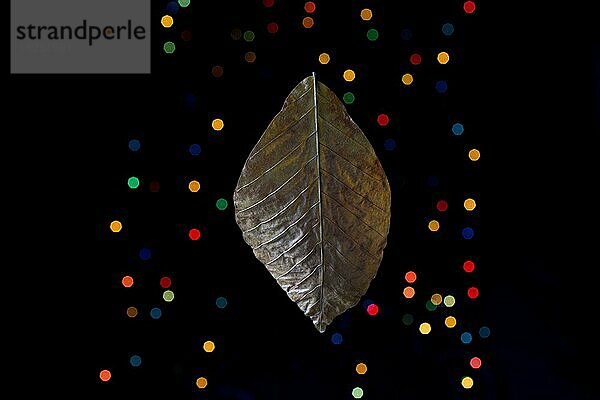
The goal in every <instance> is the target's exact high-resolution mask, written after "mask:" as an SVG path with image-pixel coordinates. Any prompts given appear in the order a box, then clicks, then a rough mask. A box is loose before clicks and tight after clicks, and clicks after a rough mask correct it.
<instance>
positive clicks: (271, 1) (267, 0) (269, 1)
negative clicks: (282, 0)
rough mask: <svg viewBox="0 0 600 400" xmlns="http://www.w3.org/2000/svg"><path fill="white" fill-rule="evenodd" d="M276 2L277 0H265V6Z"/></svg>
mask: <svg viewBox="0 0 600 400" xmlns="http://www.w3.org/2000/svg"><path fill="white" fill-rule="evenodd" d="M273 4H275V0H263V6H265V7H273Z"/></svg>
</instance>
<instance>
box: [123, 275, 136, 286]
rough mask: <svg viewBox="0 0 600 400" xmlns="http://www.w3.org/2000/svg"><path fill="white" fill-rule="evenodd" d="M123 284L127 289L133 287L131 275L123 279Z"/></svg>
mask: <svg viewBox="0 0 600 400" xmlns="http://www.w3.org/2000/svg"><path fill="white" fill-rule="evenodd" d="M121 283H122V284H123V286H125V287H132V286H133V278H132V277H130V276H129V275H126V276H124V277H123V279H121Z"/></svg>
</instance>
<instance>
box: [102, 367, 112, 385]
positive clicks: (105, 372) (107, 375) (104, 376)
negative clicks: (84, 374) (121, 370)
mask: <svg viewBox="0 0 600 400" xmlns="http://www.w3.org/2000/svg"><path fill="white" fill-rule="evenodd" d="M110 377H111V374H110V371H109V370H107V369H103V370H102V371H100V380H101V381H102V382H108V381H110Z"/></svg>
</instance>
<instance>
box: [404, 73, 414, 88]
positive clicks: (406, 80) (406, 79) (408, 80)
mask: <svg viewBox="0 0 600 400" xmlns="http://www.w3.org/2000/svg"><path fill="white" fill-rule="evenodd" d="M413 80H414V79H413V76H412V75H411V74H404V75H402V83H404V84H405V85H406V86H408V85H411V84H412V83H413Z"/></svg>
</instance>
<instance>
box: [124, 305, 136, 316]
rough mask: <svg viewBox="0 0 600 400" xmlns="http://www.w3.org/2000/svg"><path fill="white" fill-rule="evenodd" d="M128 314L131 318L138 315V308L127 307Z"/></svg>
mask: <svg viewBox="0 0 600 400" xmlns="http://www.w3.org/2000/svg"><path fill="white" fill-rule="evenodd" d="M126 314H127V316H128V317H129V318H135V317H137V315H138V310H137V308H135V307H133V306H131V307H127V311H126Z"/></svg>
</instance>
